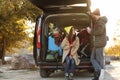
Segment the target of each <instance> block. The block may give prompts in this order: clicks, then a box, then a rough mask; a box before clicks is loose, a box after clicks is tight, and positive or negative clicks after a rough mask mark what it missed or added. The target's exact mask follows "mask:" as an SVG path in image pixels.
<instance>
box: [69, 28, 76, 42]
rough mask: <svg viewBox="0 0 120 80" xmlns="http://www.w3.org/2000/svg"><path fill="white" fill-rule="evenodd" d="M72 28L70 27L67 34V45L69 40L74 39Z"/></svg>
mask: <svg viewBox="0 0 120 80" xmlns="http://www.w3.org/2000/svg"><path fill="white" fill-rule="evenodd" d="M73 28H74V27H71V29H70V32H69V34H68V41H69V43H70V41H71V40H72V41H74V40H75V39H76V34H73V31H72V30H73Z"/></svg>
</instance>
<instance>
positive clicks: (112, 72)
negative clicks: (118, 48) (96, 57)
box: [0, 61, 120, 80]
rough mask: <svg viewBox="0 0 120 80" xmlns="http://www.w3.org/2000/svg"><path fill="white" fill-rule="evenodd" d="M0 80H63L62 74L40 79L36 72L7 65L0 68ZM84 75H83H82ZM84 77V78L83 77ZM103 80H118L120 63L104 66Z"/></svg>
mask: <svg viewBox="0 0 120 80" xmlns="http://www.w3.org/2000/svg"><path fill="white" fill-rule="evenodd" d="M0 71H2V72H3V73H1V72H0V80H63V79H64V76H63V72H57V73H55V74H52V76H51V77H49V78H41V77H40V75H39V71H38V70H10V69H9V66H8V65H4V66H0ZM84 74H85V75H84ZM83 75H84V76H83ZM88 75H90V73H87V72H85V73H81V75H80V76H76V77H75V80H91V79H92V78H93V76H88ZM104 80H120V61H112V62H111V64H110V65H106V69H105V75H104Z"/></svg>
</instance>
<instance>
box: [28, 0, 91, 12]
mask: <svg viewBox="0 0 120 80" xmlns="http://www.w3.org/2000/svg"><path fill="white" fill-rule="evenodd" d="M29 1H30V2H32V3H33V4H34V5H35V6H37V7H38V8H40V9H42V10H43V11H44V12H54V13H55V12H64V11H66V10H67V11H69V10H70V11H69V12H71V10H73V11H74V10H75V12H81V11H82V12H87V11H89V10H90V5H91V2H90V0H29Z"/></svg>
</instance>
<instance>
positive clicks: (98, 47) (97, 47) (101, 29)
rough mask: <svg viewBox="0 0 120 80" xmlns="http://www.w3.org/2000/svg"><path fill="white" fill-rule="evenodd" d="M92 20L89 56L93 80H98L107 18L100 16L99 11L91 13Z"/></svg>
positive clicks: (101, 66)
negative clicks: (93, 70)
mask: <svg viewBox="0 0 120 80" xmlns="http://www.w3.org/2000/svg"><path fill="white" fill-rule="evenodd" d="M92 18H93V30H92V35H93V45H94V46H93V50H92V54H91V62H92V65H93V67H94V69H95V77H94V79H93V80H99V76H100V73H101V70H102V69H104V47H105V45H106V42H107V39H106V26H105V25H106V23H107V18H106V17H105V16H100V11H99V9H96V10H95V11H94V12H93V13H92Z"/></svg>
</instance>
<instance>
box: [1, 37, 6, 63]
mask: <svg viewBox="0 0 120 80" xmlns="http://www.w3.org/2000/svg"><path fill="white" fill-rule="evenodd" d="M0 44H1V49H0V59H1V60H2V64H5V59H4V57H5V45H6V43H5V38H4V37H3V38H2V41H1V43H0Z"/></svg>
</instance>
